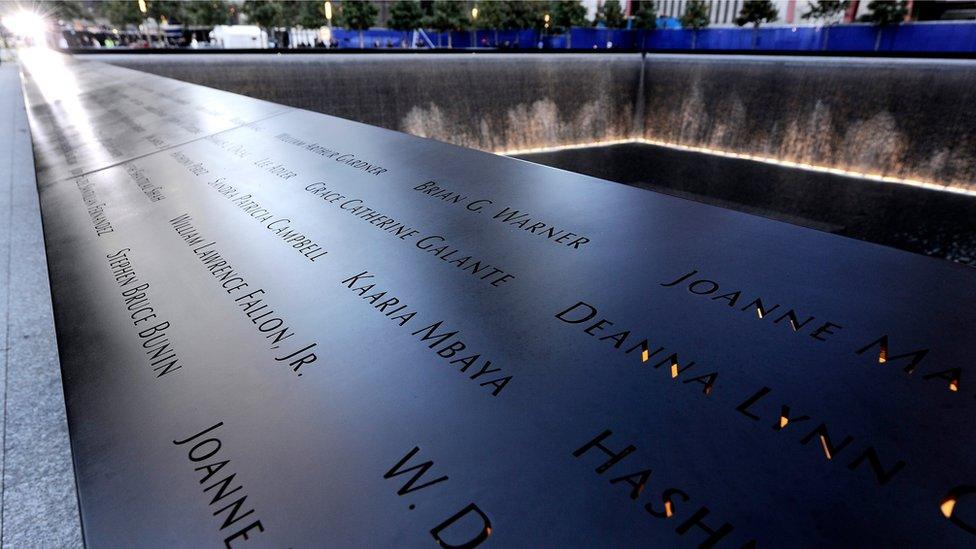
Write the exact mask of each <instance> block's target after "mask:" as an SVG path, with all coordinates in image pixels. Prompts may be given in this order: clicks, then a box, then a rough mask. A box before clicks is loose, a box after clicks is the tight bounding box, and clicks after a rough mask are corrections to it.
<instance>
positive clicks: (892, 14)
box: [860, 0, 908, 27]
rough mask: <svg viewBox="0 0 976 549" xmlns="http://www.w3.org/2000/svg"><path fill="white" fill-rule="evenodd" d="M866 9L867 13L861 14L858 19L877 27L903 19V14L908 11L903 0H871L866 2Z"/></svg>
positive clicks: (895, 23)
mask: <svg viewBox="0 0 976 549" xmlns="http://www.w3.org/2000/svg"><path fill="white" fill-rule="evenodd" d="M868 10H870V11H869V13H867V14H865V15H862V16H861V18H860V20H861V21H863V22H865V23H871V24H873V25H877V26H879V27H887V26H888V25H897V24H898V23H901V22H902V21H904V20H905V14H907V13H908V7H907V6H906V5H905V2H904V1H903V0H899V1H898V2H892V1H890V0H889V1H885V2H879V1H878V0H872V1H871V2H869V3H868Z"/></svg>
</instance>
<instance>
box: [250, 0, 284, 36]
mask: <svg viewBox="0 0 976 549" xmlns="http://www.w3.org/2000/svg"><path fill="white" fill-rule="evenodd" d="M241 11H242V12H243V13H244V15H246V16H247V19H248V21H250V22H252V23H254V24H255V25H257V26H259V27H261V28H262V29H265V30H267V31H269V32H270V31H271V30H272V28H274V26H275V23H277V21H278V16H279V14H280V11H281V5H280V3H279V2H270V1H268V0H245V1H244V5H243V6H241Z"/></svg>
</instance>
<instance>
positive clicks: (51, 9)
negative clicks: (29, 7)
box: [34, 0, 91, 21]
mask: <svg viewBox="0 0 976 549" xmlns="http://www.w3.org/2000/svg"><path fill="white" fill-rule="evenodd" d="M34 7H35V9H36V10H37V11H38V12H39V13H41V14H44V15H49V16H53V17H56V18H57V19H60V20H62V21H70V20H72V19H84V18H86V17H87V18H90V17H91V14H90V13H89V10H88V9H87V8H85V5H84V2H81V1H78V0H76V1H62V0H48V1H42V2H36V1H35V2H34Z"/></svg>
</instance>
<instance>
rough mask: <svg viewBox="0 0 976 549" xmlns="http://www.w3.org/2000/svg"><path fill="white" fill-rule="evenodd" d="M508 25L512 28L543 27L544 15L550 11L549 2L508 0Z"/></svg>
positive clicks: (506, 3) (537, 28)
mask: <svg viewBox="0 0 976 549" xmlns="http://www.w3.org/2000/svg"><path fill="white" fill-rule="evenodd" d="M505 5H506V7H507V8H508V14H509V16H508V17H509V19H508V25H509V26H508V27H507V28H510V29H536V30H539V29H542V28H543V25H544V24H545V23H544V22H543V19H542V18H543V16H544V15H545V14H546V13H548V12H549V4H548V3H547V2H525V1H522V0H508V1H506V2H505Z"/></svg>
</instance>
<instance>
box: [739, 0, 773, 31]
mask: <svg viewBox="0 0 976 549" xmlns="http://www.w3.org/2000/svg"><path fill="white" fill-rule="evenodd" d="M778 16H779V12H778V11H776V7H775V6H773V3H772V2H770V0H746V1H745V2H743V4H742V10H741V11H740V12H739V16H738V17H736V18H735V24H736V25H739V26H740V27H742V26H745V25H748V24H752V26H753V28H756V29H758V28H759V25H760V24H762V23H772V22H773V21H775V20H776V18H777V17H778Z"/></svg>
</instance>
